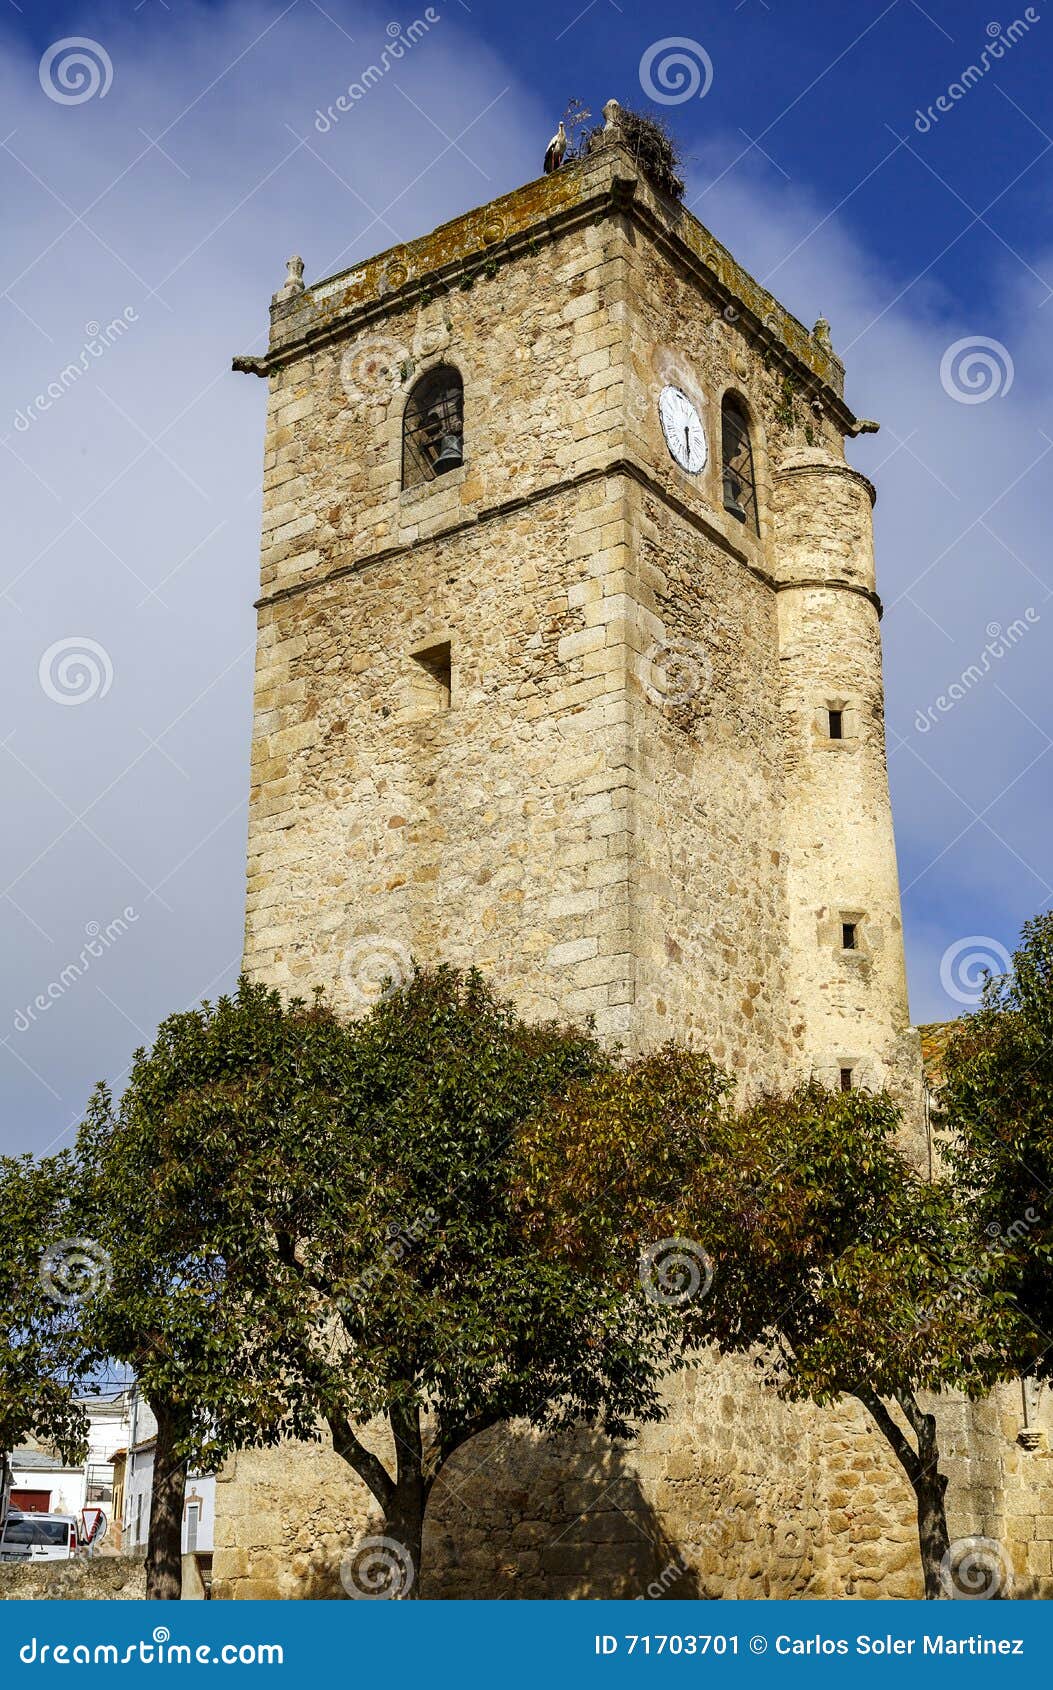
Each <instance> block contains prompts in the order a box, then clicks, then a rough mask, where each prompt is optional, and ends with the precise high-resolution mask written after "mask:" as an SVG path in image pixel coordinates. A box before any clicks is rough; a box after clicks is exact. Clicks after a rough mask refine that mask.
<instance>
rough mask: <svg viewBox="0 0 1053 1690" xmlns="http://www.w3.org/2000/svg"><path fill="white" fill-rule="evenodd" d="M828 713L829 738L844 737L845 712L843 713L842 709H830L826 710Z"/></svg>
mask: <svg viewBox="0 0 1053 1690" xmlns="http://www.w3.org/2000/svg"><path fill="white" fill-rule="evenodd" d="M828 714H829V717H830V738H831V739H844V737H845V713H844V711H843V710H831V711H829V712H828Z"/></svg>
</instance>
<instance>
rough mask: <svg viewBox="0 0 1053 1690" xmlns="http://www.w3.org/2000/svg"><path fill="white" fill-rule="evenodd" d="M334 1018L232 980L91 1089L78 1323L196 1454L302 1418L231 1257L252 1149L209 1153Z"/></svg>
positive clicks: (286, 1086)
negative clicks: (117, 1076)
mask: <svg viewBox="0 0 1053 1690" xmlns="http://www.w3.org/2000/svg"><path fill="white" fill-rule="evenodd" d="M333 1025H334V1024H333V1023H332V1020H331V1018H329V1019H328V1020H327V1019H326V1018H325V1017H324V1016H317V1017H315V1016H313V1015H312V1014H311V1012H309V1011H307V1010H306V1009H305V1007H304V1006H303V1005H297V1006H295V1007H294V1008H293V1009H292V1010H291V1011H288V1012H287V1011H286V1010H285V1008H284V1006H283V1005H282V1003H281V1000H280V999H279V997H278V995H277V994H276V993H268V992H266V991H264V990H263V989H262V988H259V987H253V986H250V985H248V984H247V983H242V984H241V985H240V986H239V989H238V992H237V994H236V996H234V997H232V998H223V999H221V1000H220V1001H219V1003H218V1004H216V1005H215V1006H214V1007H213V1006H211V1005H208V1004H205V1005H203V1006H202V1007H201V1008H200V1009H197V1010H191V1011H187V1012H184V1013H181V1014H177V1015H173V1016H171V1017H169V1019H168V1020H166V1021H165V1022H164V1023H163V1024H162V1026H161V1027H160V1029H159V1030H158V1034H157V1038H156V1040H155V1043H154V1046H153V1048H152V1050H150V1051H146V1050H139V1051H137V1052H136V1053H135V1057H134V1060H133V1064H132V1069H131V1074H130V1077H129V1081H128V1085H127V1087H126V1089H125V1091H124V1093H123V1095H122V1097H121V1099H120V1102H119V1104H116V1105H115V1103H114V1101H113V1098H112V1096H111V1094H110V1092H109V1089H108V1088H107V1087H106V1086H104V1085H100V1086H99V1087H98V1088H97V1090H96V1092H95V1094H94V1096H93V1097H92V1099H91V1103H90V1105H89V1109H88V1114H87V1118H86V1120H85V1123H84V1125H83V1127H82V1128H81V1131H80V1134H79V1136H78V1141H77V1155H78V1159H79V1163H80V1167H81V1171H82V1181H83V1184H84V1187H85V1198H84V1215H83V1226H82V1230H84V1231H85V1232H90V1234H91V1236H92V1237H93V1238H95V1239H97V1240H98V1241H99V1242H100V1243H101V1244H102V1245H103V1246H104V1247H105V1248H106V1250H107V1251H108V1253H109V1255H110V1258H111V1263H112V1272H111V1275H110V1278H109V1283H108V1284H107V1285H106V1286H105V1287H104V1288H102V1289H100V1292H99V1294H98V1295H97V1296H95V1297H94V1298H93V1299H92V1301H91V1302H90V1303H89V1304H88V1305H86V1307H85V1310H84V1324H85V1330H86V1333H87V1336H88V1338H89V1340H90V1342H91V1344H92V1346H93V1348H94V1350H95V1351H96V1352H97V1353H98V1354H99V1355H105V1356H113V1357H116V1358H117V1359H119V1360H120V1361H122V1362H124V1363H126V1364H127V1365H128V1366H130V1367H131V1368H132V1369H133V1370H134V1371H135V1373H136V1376H137V1377H138V1380H139V1383H140V1385H141V1387H142V1390H143V1392H144V1394H145V1395H146V1397H147V1398H148V1400H149V1401H150V1403H151V1404H152V1405H153V1407H154V1408H155V1410H158V1409H159V1408H161V1407H163V1408H164V1411H165V1412H166V1414H167V1415H168V1416H169V1417H170V1418H171V1419H172V1421H173V1422H174V1423H175V1425H176V1428H177V1433H176V1446H177V1449H178V1452H179V1454H181V1455H182V1456H184V1457H187V1458H189V1459H191V1460H193V1461H194V1462H195V1463H197V1464H199V1465H201V1466H205V1467H207V1466H210V1465H214V1464H216V1462H218V1460H220V1459H221V1458H222V1456H223V1455H224V1454H225V1453H226V1452H227V1451H228V1450H229V1449H230V1448H232V1447H236V1446H237V1445H239V1444H241V1443H254V1442H266V1441H273V1440H274V1439H276V1438H277V1437H278V1435H279V1434H280V1432H281V1431H282V1430H283V1429H287V1430H289V1431H293V1432H305V1431H306V1432H309V1431H310V1430H311V1429H312V1426H313V1422H312V1421H311V1420H310V1418H309V1417H304V1416H302V1415H301V1416H297V1414H296V1410H295V1405H294V1404H293V1405H291V1404H290V1403H289V1400H288V1396H287V1393H286V1392H285V1391H284V1389H283V1388H282V1386H281V1384H280V1382H279V1373H280V1339H281V1334H280V1330H279V1328H278V1327H277V1326H276V1324H275V1322H274V1321H273V1320H272V1319H271V1318H269V1315H268V1311H267V1309H266V1307H265V1306H264V1305H263V1304H262V1303H261V1301H260V1300H259V1298H258V1297H257V1296H256V1295H255V1294H254V1290H253V1288H251V1287H249V1286H248V1285H247V1284H246V1283H245V1282H244V1279H243V1277H242V1275H241V1274H240V1273H239V1270H238V1259H237V1258H238V1253H239V1250H240V1249H241V1248H242V1247H243V1244H244V1240H245V1238H246V1236H250V1235H251V1232H252V1229H253V1228H255V1227H256V1226H258V1224H259V1216H258V1213H257V1210H256V1207H255V1205H256V1203H257V1200H258V1193H257V1191H256V1189H255V1188H254V1186H253V1174H254V1163H253V1160H252V1158H251V1156H249V1155H246V1159H245V1162H244V1165H242V1164H241V1163H239V1161H238V1160H237V1159H236V1158H228V1159H227V1160H226V1161H224V1160H223V1159H222V1158H221V1156H220V1155H219V1154H217V1153H216V1152H218V1151H219V1150H220V1149H222V1148H224V1147H225V1146H226V1145H227V1144H228V1142H229V1137H230V1133H231V1127H232V1123H236V1125H237V1128H238V1130H240V1132H241V1134H242V1140H243V1145H244V1147H245V1149H246V1151H248V1150H249V1148H250V1147H251V1146H252V1145H253V1142H254V1139H255V1137H256V1134H257V1129H258V1127H259V1123H260V1122H261V1121H262V1120H263V1119H264V1118H265V1117H266V1116H267V1112H268V1111H270V1110H274V1109H275V1108H280V1107H281V1106H282V1101H283V1099H284V1098H286V1097H287V1095H288V1094H289V1092H290V1090H291V1089H292V1088H294V1087H295V1085H296V1083H297V1074H298V1069H297V1054H298V1051H299V1049H300V1047H301V1045H302V1044H303V1043H304V1042H305V1041H306V1039H307V1037H308V1034H309V1032H310V1033H317V1035H318V1036H320V1037H322V1038H323V1039H324V1035H325V1032H326V1030H327V1029H331V1028H332V1027H333Z"/></svg>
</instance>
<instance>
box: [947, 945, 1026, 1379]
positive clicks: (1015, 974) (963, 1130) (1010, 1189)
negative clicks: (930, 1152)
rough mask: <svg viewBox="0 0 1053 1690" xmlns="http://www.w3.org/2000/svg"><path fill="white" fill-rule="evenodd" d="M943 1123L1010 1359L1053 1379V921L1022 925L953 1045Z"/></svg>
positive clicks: (1022, 1370) (949, 1054) (1017, 1367)
mask: <svg viewBox="0 0 1053 1690" xmlns="http://www.w3.org/2000/svg"><path fill="white" fill-rule="evenodd" d="M937 1120H938V1125H939V1126H940V1128H941V1129H942V1131H943V1132H944V1134H945V1149H946V1155H947V1158H948V1160H949V1161H950V1163H951V1165H952V1166H953V1168H954V1171H955V1174H956V1175H957V1178H958V1179H959V1181H960V1182H961V1185H962V1187H963V1190H964V1192H965V1195H966V1197H967V1200H968V1202H969V1208H970V1213H971V1214H972V1216H973V1218H974V1222H975V1228H976V1237H977V1245H978V1247H979V1248H981V1249H983V1250H984V1251H985V1253H986V1254H987V1256H988V1258H989V1260H990V1263H991V1271H992V1272H993V1273H994V1275H995V1277H996V1279H997V1281H998V1283H999V1285H1000V1286H1001V1287H1002V1289H1003V1290H1004V1292H1005V1293H1006V1295H1007V1297H1008V1299H1009V1307H1010V1310H1011V1311H1012V1313H1013V1315H1014V1316H1015V1318H1014V1319H1013V1321H1012V1324H1011V1330H1010V1332H1009V1335H1008V1350H1009V1356H1008V1359H1009V1361H1010V1362H1011V1363H1012V1365H1013V1367H1014V1369H1015V1370H1016V1371H1018V1372H1019V1373H1021V1374H1032V1375H1034V1376H1035V1377H1036V1378H1040V1379H1051V1378H1053V1352H1051V1349H1050V1340H1049V1334H1050V1333H1051V1332H1053V1197H1051V1189H1053V915H1042V916H1038V917H1036V918H1035V919H1034V920H1033V921H1029V922H1027V923H1026V924H1025V926H1024V929H1023V932H1022V934H1021V942H1020V945H1019V947H1018V949H1017V951H1016V953H1015V955H1014V957H1013V963H1012V968H1011V970H1010V971H1009V973H1008V974H1007V975H1006V976H1005V977H1004V978H1001V979H999V978H993V979H989V980H988V982H987V985H986V987H985V990H984V995H983V998H982V1001H981V1004H980V1007H979V1009H978V1010H977V1011H976V1013H975V1014H973V1015H969V1016H966V1017H965V1018H964V1019H963V1020H962V1021H961V1022H960V1023H959V1025H958V1028H957V1030H956V1032H955V1034H954V1035H953V1037H952V1039H951V1041H950V1044H949V1046H948V1049H947V1053H946V1057H945V1062H944V1080H943V1085H942V1087H941V1090H940V1094H939V1109H938V1115H937Z"/></svg>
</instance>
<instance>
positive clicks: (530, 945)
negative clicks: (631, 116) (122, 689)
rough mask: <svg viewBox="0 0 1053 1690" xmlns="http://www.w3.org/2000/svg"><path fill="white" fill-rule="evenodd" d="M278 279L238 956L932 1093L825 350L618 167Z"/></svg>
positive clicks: (861, 483) (874, 626)
mask: <svg viewBox="0 0 1053 1690" xmlns="http://www.w3.org/2000/svg"><path fill="white" fill-rule="evenodd" d="M607 120H608V121H607V128H606V131H605V132H604V134H603V136H602V139H601V144H600V145H599V146H597V147H596V148H595V150H594V151H593V152H592V153H590V155H589V156H588V157H587V158H586V159H584V160H581V161H579V162H575V163H572V164H567V165H565V166H564V167H563V168H561V169H559V170H557V171H555V172H554V173H553V174H552V175H551V176H547V177H545V178H543V179H541V180H539V181H536V182H532V183H529V184H528V185H526V186H525V187H522V188H519V189H517V190H516V191H514V192H513V193H510V194H507V195H505V196H504V197H503V198H500V199H497V200H495V201H493V202H492V203H491V204H489V205H487V206H484V207H482V208H480V209H479V210H476V211H473V212H471V213H469V214H467V215H465V216H463V217H459V218H457V219H455V220H454V221H453V222H451V223H447V224H444V225H443V226H442V227H440V228H438V229H436V230H434V231H433V232H432V233H431V234H428V235H425V236H423V237H422V238H421V239H419V240H416V241H412V242H409V243H407V244H405V245H402V246H398V247H395V248H392V249H391V250H389V251H387V252H384V253H381V254H380V255H379V256H377V257H376V258H372V259H370V260H368V261H367V262H365V263H362V264H360V265H357V266H356V267H355V268H354V269H352V270H348V271H345V272H343V273H341V274H339V275H336V276H332V277H329V278H327V279H325V280H322V281H320V282H317V283H315V284H313V285H312V286H310V287H306V286H305V285H304V282H303V275H302V272H303V265H302V263H301V262H300V261H299V260H292V261H291V262H290V269H289V278H288V280H287V281H286V283H285V285H284V286H283V287H282V288H281V289H280V290H279V292H278V293H277V294H276V295H275V296H274V300H273V302H272V308H271V334H270V343H269V348H268V351H267V354H266V356H265V357H263V358H259V359H256V358H251V359H250V358H243V359H237V360H235V368H238V369H242V370H246V371H251V372H252V373H255V374H257V375H260V376H265V377H266V378H267V381H268V389H269V398H268V412H267V438H266V458H265V476H264V501H263V548H262V556H261V579H260V599H259V606H258V609H259V643H258V660H257V676H256V702H255V732H254V739H253V754H252V795H251V813H250V837H249V885H248V913H247V924H246V947H245V963H246V967H247V969H248V970H249V972H250V973H252V974H253V975H255V976H256V977H258V978H261V979H264V980H266V981H268V982H270V983H273V984H276V985H278V986H280V987H282V988H283V989H286V990H289V991H299V992H306V991H307V990H309V988H311V987H312V986H314V985H315V984H323V985H326V986H327V987H330V988H331V989H335V991H336V994H337V996H338V999H340V1000H342V1001H343V1003H344V1005H345V1007H348V1008H350V1009H360V1008H362V1007H364V1006H366V1005H368V1003H369V1002H370V1001H372V999H373V997H375V995H376V993H377V992H378V991H379V990H380V989H381V986H382V981H383V979H384V977H385V976H390V977H392V978H394V979H396V980H398V979H400V978H403V977H405V975H406V973H407V972H408V970H409V968H410V966H411V960H410V959H411V958H412V957H416V958H418V959H423V960H439V959H446V960H450V961H453V962H457V963H461V964H469V963H475V964H477V965H478V966H479V967H480V968H482V969H483V970H484V972H485V973H486V974H488V975H489V976H490V977H491V978H492V979H494V980H495V982H496V984H497V985H498V986H499V987H500V988H501V989H503V990H505V991H507V992H508V993H510V994H511V995H512V996H514V997H515V998H516V1000H517V1002H518V1003H519V1005H520V1007H521V1008H522V1009H523V1010H524V1011H525V1012H526V1013H528V1014H531V1015H536V1016H548V1015H557V1014H558V1015H566V1016H571V1017H576V1018H580V1017H583V1016H585V1015H586V1014H590V1015H593V1016H595V1019H596V1024H597V1027H598V1029H599V1031H600V1032H601V1034H603V1035H604V1036H605V1037H608V1038H611V1039H620V1040H622V1041H624V1042H626V1043H627V1044H628V1045H629V1046H630V1048H637V1049H639V1048H645V1047H647V1046H649V1045H652V1044H654V1043H655V1042H657V1041H659V1040H661V1039H663V1038H667V1037H673V1036H676V1037H680V1038H683V1039H688V1040H690V1041H691V1042H693V1043H694V1044H696V1045H699V1046H705V1047H706V1048H708V1049H709V1050H710V1051H711V1052H712V1054H713V1055H714V1057H715V1058H716V1059H717V1060H718V1061H720V1062H722V1063H724V1064H726V1065H727V1066H729V1067H731V1068H733V1069H734V1070H735V1071H736V1073H738V1074H739V1075H741V1076H742V1077H743V1079H744V1080H745V1081H746V1082H748V1083H776V1082H785V1081H786V1080H787V1079H788V1078H790V1077H792V1076H793V1075H796V1074H803V1073H808V1072H815V1073H817V1074H819V1075H820V1076H821V1077H822V1078H823V1079H824V1080H826V1081H827V1082H828V1083H830V1084H835V1085H836V1084H839V1083H840V1084H859V1083H865V1084H870V1085H881V1084H886V1083H887V1084H891V1085H892V1086H893V1087H894V1088H895V1089H896V1090H897V1091H898V1092H900V1093H901V1094H902V1095H903V1096H904V1097H906V1098H910V1097H912V1096H913V1095H914V1093H915V1091H916V1089H917V1086H918V1079H919V1062H918V1054H917V1045H916V1039H915V1037H914V1035H913V1034H912V1033H911V1032H910V1030H909V1028H908V1013H907V1002H906V988H905V978H904V966H903V943H902V931H901V923H900V908H899V892H898V885H897V878H896V864H895V852H894V846H893V839H892V827H891V815H890V809H889V801H888V786H887V777H886V771H885V751H884V722H883V698H882V685H881V655H880V636H879V615H880V604H879V601H878V598H877V593H876V588H875V581H874V568H873V555H872V541H871V517H870V508H871V502H872V499H873V489H872V488H871V487H870V485H869V483H868V482H867V481H866V480H865V478H864V477H863V476H861V475H860V474H859V473H858V472H857V471H855V470H854V469H852V468H850V467H849V466H848V465H847V463H846V462H845V457H844V439H845V437H846V436H851V435H854V434H856V433H858V432H860V430H861V428H863V427H864V426H865V425H862V424H860V423H859V422H858V421H857V419H856V418H855V417H854V416H853V414H852V412H851V411H850V410H849V409H848V407H847V406H846V404H845V401H844V397H843V374H844V372H843V369H842V366H841V364H840V362H839V360H838V359H837V357H836V356H835V354H834V352H833V351H832V349H831V345H830V340H829V334H828V332H827V328H826V325H825V324H823V323H819V324H817V325H816V329H815V330H814V331H813V332H812V333H809V332H808V331H807V330H806V329H805V328H804V327H802V325H801V324H800V323H798V322H797V321H796V320H795V319H794V318H793V317H791V316H790V315H789V314H788V313H787V312H786V311H784V310H783V309H782V307H781V306H779V304H778V303H777V302H776V301H775V300H774V299H773V298H772V297H771V295H770V294H768V293H766V292H765V291H764V289H763V288H761V287H759V286H758V285H757V283H756V282H754V281H753V280H752V279H751V277H749V276H748V275H747V274H746V273H745V272H744V271H743V270H742V269H741V267H740V266H739V265H738V264H737V263H736V262H735V260H734V259H733V258H732V256H731V254H730V253H728V252H727V251H726V250H725V248H723V247H722V246H721V245H720V244H719V243H718V242H717V241H716V240H714V238H713V237H712V236H711V235H710V234H709V233H708V231H707V230H706V229H705V228H703V227H702V225H701V224H700V223H698V222H697V221H696V219H695V218H694V217H692V216H691V214H690V213H689V212H688V211H687V210H686V209H685V208H684V207H682V206H681V205H679V204H676V203H674V202H672V201H670V200H669V199H667V198H665V197H664V196H663V195H662V194H661V193H659V192H658V191H657V190H656V189H655V187H654V186H653V185H652V183H651V182H650V181H649V180H648V177H647V175H646V174H645V172H644V171H643V170H642V169H641V168H640V167H639V165H638V164H637V163H636V162H635V161H634V158H633V157H632V155H631V154H630V152H629V150H628V149H627V147H626V146H625V145H624V141H623V137H622V133H621V129H620V124H619V119H618V108H617V106H616V105H615V104H614V103H613V102H612V103H611V105H610V106H609V107H608V108H607Z"/></svg>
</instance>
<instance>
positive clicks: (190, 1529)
mask: <svg viewBox="0 0 1053 1690" xmlns="http://www.w3.org/2000/svg"><path fill="white" fill-rule="evenodd" d="M200 1521H201V1505H200V1503H198V1502H191V1503H188V1505H187V1511H186V1553H187V1554H188V1555H193V1554H194V1552H195V1550H196V1549H197V1528H198V1525H199V1523H200Z"/></svg>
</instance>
